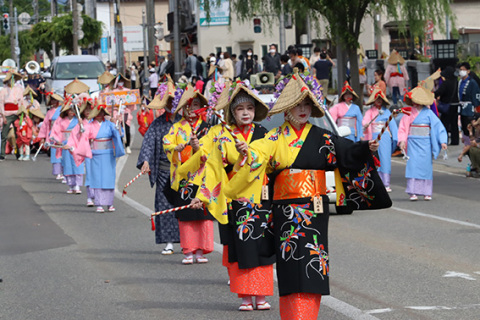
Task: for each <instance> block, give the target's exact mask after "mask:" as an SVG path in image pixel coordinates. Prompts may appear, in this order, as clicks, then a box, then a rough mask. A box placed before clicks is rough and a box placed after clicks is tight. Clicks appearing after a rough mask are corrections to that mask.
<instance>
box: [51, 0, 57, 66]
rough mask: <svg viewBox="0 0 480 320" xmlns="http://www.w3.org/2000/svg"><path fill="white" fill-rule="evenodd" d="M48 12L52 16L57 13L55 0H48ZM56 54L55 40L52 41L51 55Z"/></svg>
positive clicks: (54, 55)
mask: <svg viewBox="0 0 480 320" xmlns="http://www.w3.org/2000/svg"><path fill="white" fill-rule="evenodd" d="M50 14H51V15H52V19H53V17H55V16H56V15H57V10H56V0H50ZM56 56H57V48H56V44H55V41H52V57H53V58H55V57H56Z"/></svg>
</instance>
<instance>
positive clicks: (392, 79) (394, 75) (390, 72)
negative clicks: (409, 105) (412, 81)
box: [385, 64, 409, 96]
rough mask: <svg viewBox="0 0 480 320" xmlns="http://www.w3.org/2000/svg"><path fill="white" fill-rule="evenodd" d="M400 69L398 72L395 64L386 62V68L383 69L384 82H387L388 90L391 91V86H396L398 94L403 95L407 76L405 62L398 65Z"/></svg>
mask: <svg viewBox="0 0 480 320" xmlns="http://www.w3.org/2000/svg"><path fill="white" fill-rule="evenodd" d="M400 70H401V71H402V73H401V74H400V73H399V72H398V67H397V65H393V64H388V66H387V69H386V70H385V82H386V83H387V86H388V88H389V89H390V92H392V88H393V87H398V88H399V89H400V94H401V95H402V96H403V93H404V90H405V87H406V84H407V83H408V80H409V77H408V72H407V69H406V68H405V64H402V65H400Z"/></svg>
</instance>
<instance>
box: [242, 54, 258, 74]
mask: <svg viewBox="0 0 480 320" xmlns="http://www.w3.org/2000/svg"><path fill="white" fill-rule="evenodd" d="M257 72H258V69H257V61H255V59H254V58H253V50H252V49H248V51H247V56H246V57H245V59H244V60H243V63H242V75H241V78H242V79H248V80H250V76H251V75H252V74H256V73H257Z"/></svg>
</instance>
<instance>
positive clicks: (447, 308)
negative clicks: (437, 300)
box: [405, 306, 456, 311]
mask: <svg viewBox="0 0 480 320" xmlns="http://www.w3.org/2000/svg"><path fill="white" fill-rule="evenodd" d="M405 308H406V309H412V310H419V311H424V310H453V309H456V308H450V307H444V306H411V307H405Z"/></svg>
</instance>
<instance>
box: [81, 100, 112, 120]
mask: <svg viewBox="0 0 480 320" xmlns="http://www.w3.org/2000/svg"><path fill="white" fill-rule="evenodd" d="M89 101H90V102H89V104H88V107H89V108H92V112H90V114H89V115H88V119H93V118H95V117H96V116H98V114H99V113H100V110H103V112H105V115H106V116H111V115H112V114H111V113H110V112H109V111H108V108H107V105H105V104H99V103H98V100H97V99H95V100H89ZM82 112H83V111H82Z"/></svg>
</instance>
